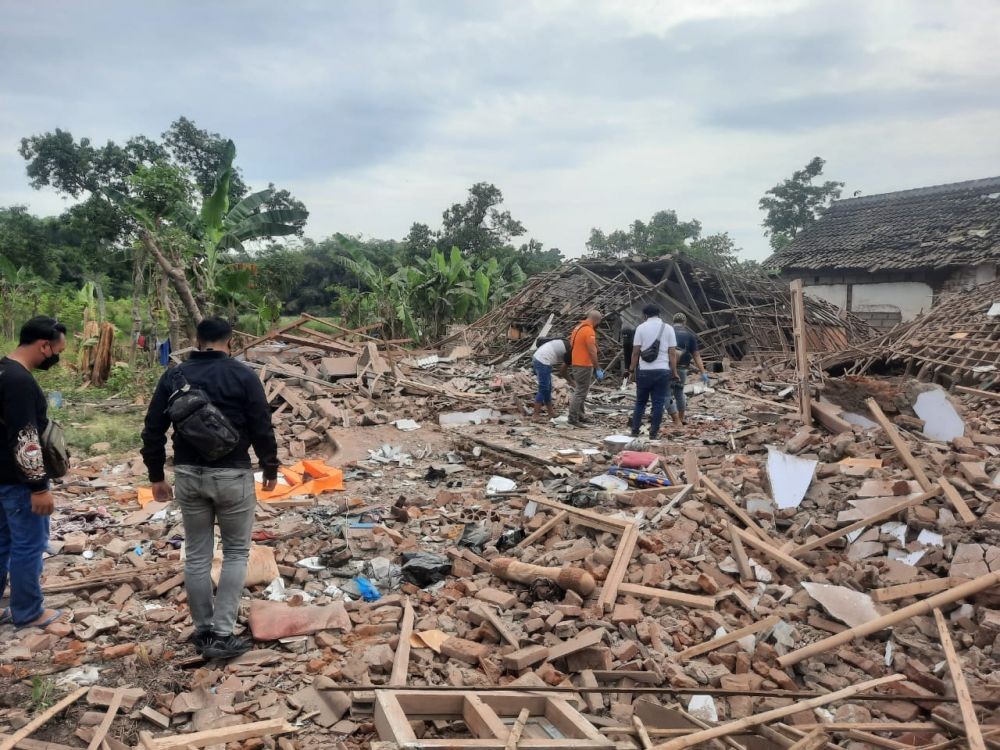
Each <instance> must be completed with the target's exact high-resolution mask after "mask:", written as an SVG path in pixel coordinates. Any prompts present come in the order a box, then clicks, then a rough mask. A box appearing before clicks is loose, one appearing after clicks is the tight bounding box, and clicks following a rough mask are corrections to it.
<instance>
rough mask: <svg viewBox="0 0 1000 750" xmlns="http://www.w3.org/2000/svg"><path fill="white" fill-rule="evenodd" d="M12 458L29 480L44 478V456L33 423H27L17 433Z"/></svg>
mask: <svg viewBox="0 0 1000 750" xmlns="http://www.w3.org/2000/svg"><path fill="white" fill-rule="evenodd" d="M14 459H15V460H16V461H17V465H18V466H20V467H21V472H22V473H23V474H24V476H26V477H27V478H28V480H29V481H36V480H39V479H45V456H44V454H43V453H42V441H41V440H39V438H38V429H37V428H36V427H35V426H34V425H28V426H27V427H25V428H23V429H22V430H21V431H20V432H19V433H18V435H17V445H16V447H15V449H14Z"/></svg>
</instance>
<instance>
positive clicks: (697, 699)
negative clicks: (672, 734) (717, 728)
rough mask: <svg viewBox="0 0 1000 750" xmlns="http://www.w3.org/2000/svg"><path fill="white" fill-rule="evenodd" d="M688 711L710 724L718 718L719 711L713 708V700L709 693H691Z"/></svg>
mask: <svg viewBox="0 0 1000 750" xmlns="http://www.w3.org/2000/svg"><path fill="white" fill-rule="evenodd" d="M688 713H689V714H691V715H692V716H694V717H695V718H698V719H701V720H702V721H707V722H709V723H710V724H711V723H715V722H717V721H718V720H719V712H718V711H717V710H716V709H715V700H714V699H713V698H712V696H711V695H692V696H691V700H690V701H689V702H688Z"/></svg>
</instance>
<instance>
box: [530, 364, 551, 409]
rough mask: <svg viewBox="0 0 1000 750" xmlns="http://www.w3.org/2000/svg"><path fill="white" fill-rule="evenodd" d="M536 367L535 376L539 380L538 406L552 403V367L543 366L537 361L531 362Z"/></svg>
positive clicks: (536, 395) (536, 398) (536, 399)
mask: <svg viewBox="0 0 1000 750" xmlns="http://www.w3.org/2000/svg"><path fill="white" fill-rule="evenodd" d="M531 363H532V364H533V365H534V366H535V376H536V377H537V378H538V393H536V394H535V403H536V404H551V403H552V365H543V364H542V363H541V362H539V361H538V360H537V359H533V360H531Z"/></svg>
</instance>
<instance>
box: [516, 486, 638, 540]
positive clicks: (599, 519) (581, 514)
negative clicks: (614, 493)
mask: <svg viewBox="0 0 1000 750" xmlns="http://www.w3.org/2000/svg"><path fill="white" fill-rule="evenodd" d="M528 499H529V500H534V501H535V502H536V503H538V504H539V505H544V506H546V507H549V508H556V509H557V510H564V511H566V512H567V513H569V514H570V516H571V517H573V518H576V519H579V523H580V524H581V525H584V526H590V527H591V528H594V529H599V530H600V531H610V532H611V533H613V534H621V533H622V532H623V531H625V529H626V527H628V526H629V525H630V524H631V523H632V522H631V521H626V520H624V519H621V518H612V517H611V516H606V515H604V514H603V513H595V512H594V511H592V510H588V509H586V508H574V507H573V506H572V505H566V504H564V503H560V502H559V501H557V500H549V499H548V498H547V497H543V496H541V495H528Z"/></svg>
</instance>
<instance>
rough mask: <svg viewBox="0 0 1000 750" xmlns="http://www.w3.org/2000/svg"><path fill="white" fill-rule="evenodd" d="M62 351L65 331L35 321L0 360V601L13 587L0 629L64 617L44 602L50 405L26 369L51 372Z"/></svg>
mask: <svg viewBox="0 0 1000 750" xmlns="http://www.w3.org/2000/svg"><path fill="white" fill-rule="evenodd" d="M65 348H66V326H64V325H62V324H61V323H57V322H56V321H55V320H54V319H53V318H47V317H38V318H32V319H31V320H29V321H28V322H27V323H25V324H24V325H23V326H22V327H21V333H20V340H19V344H18V347H17V349H16V350H15V351H13V352H12V353H11V354H10V356H7V357H4V358H3V359H2V360H0V439H2V443H0V597H2V596H3V594H4V590H5V589H6V588H7V583H8V578H9V583H10V606H9V607H7V608H6V609H4V610H3V611H0V624H4V623H11V622H12V623H14V625H16V626H18V627H27V626H29V625H34V626H38V627H45V626H46V625H48V624H50V623H52V622H55V621H56V620H59V619H61V618H62V612H61V611H60V610H57V609H45V607H44V604H43V599H42V585H41V576H42V553H43V552H45V548H46V547H47V546H48V543H49V516H51V515H52V511H53V509H54V507H55V501H54V500H53V499H52V493H51V492H50V491H49V477H48V475H47V474H46V472H45V460H44V457H43V453H42V440H41V436H42V434H43V433H44V432H45V428H46V427H47V426H48V404H47V403H46V401H45V394H44V393H42V389H41V388H39V387H38V383H37V382H35V378H34V376H32V374H31V371H32V370H48V369H49V368H50V367H52V366H53V365H54V364H55V363H56V362H58V361H59V354H60V352H62V350H63V349H65Z"/></svg>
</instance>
